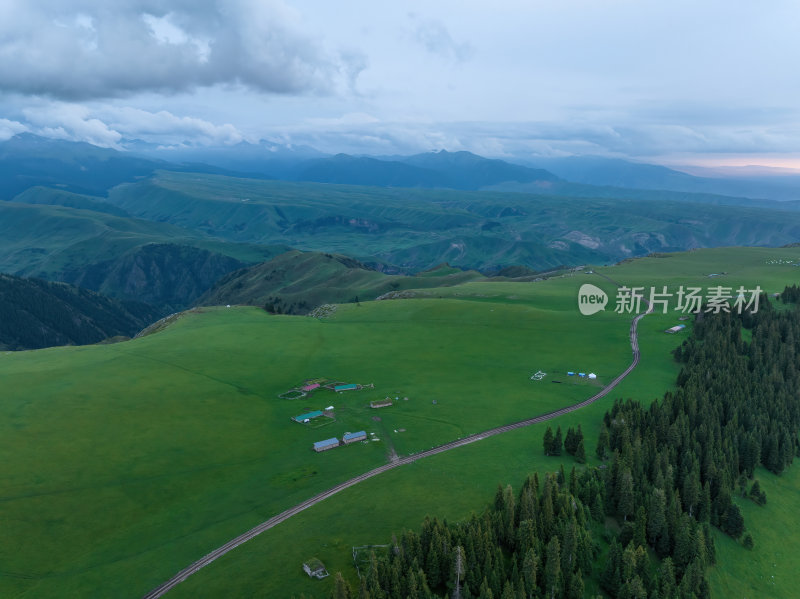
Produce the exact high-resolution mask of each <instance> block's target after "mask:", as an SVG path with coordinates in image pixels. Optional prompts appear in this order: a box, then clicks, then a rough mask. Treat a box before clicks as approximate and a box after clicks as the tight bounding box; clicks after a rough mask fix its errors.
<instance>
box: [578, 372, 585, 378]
mask: <svg viewBox="0 0 800 599" xmlns="http://www.w3.org/2000/svg"><path fill="white" fill-rule="evenodd" d="M578 376H579V377H584V376H586V373H585V372H579V373H578Z"/></svg>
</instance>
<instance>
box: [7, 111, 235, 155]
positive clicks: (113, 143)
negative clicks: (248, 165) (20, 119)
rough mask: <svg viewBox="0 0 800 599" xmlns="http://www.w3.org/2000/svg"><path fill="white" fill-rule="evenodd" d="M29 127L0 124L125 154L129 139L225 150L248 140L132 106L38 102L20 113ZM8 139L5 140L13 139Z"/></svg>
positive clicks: (222, 128)
mask: <svg viewBox="0 0 800 599" xmlns="http://www.w3.org/2000/svg"><path fill="white" fill-rule="evenodd" d="M22 113H23V115H24V116H25V120H26V121H27V124H23V123H14V122H13V121H5V120H4V119H0V136H2V135H3V131H4V129H5V128H6V126H5V125H4V123H12V124H13V125H14V126H13V127H12V126H11V125H8V127H7V128H8V129H9V131H12V132H13V133H12V135H14V134H16V133H19V132H21V131H31V132H33V133H36V134H38V135H42V136H44V137H53V138H57V139H67V140H71V141H86V142H89V143H91V144H94V145H98V146H103V147H108V148H116V149H124V147H125V143H126V141H127V140H133V139H140V140H143V141H146V142H148V143H155V144H160V145H176V144H185V145H200V146H209V145H214V146H222V145H231V144H236V143H239V142H240V141H243V140H244V136H243V135H242V133H241V132H240V131H239V130H237V129H236V127H234V126H233V125H230V124H223V125H216V124H214V123H211V122H209V121H206V120H203V119H200V118H196V117H188V116H176V115H174V114H172V113H171V112H168V111H166V110H161V111H158V112H149V111H147V110H142V109H140V108H133V107H130V106H121V107H120V106H111V105H101V106H100V107H97V108H90V107H88V106H84V105H81V104H72V103H66V102H49V103H40V104H38V105H37V106H33V107H28V108H24V109H23V110H22ZM10 136H11V135H8V136H7V137H10Z"/></svg>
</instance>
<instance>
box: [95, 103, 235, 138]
mask: <svg viewBox="0 0 800 599" xmlns="http://www.w3.org/2000/svg"><path fill="white" fill-rule="evenodd" d="M99 114H100V115H101V116H102V117H103V118H104V120H106V121H107V122H108V125H109V127H111V128H113V129H114V130H116V131H119V132H120V133H122V134H123V135H124V136H125V137H126V138H128V139H143V140H146V141H148V142H151V143H160V144H164V145H173V144H176V143H183V144H185V143H189V144H192V145H231V144H236V143H239V142H241V141H243V139H244V137H243V135H242V133H241V132H240V131H239V130H238V129H236V127H234V126H233V125H231V124H223V125H215V124H214V123H211V122H209V121H206V120H203V119H199V118H196V117H189V116H176V115H174V114H172V113H171V112H168V111H166V110H160V111H158V112H148V111H146V110H141V109H139V108H132V107H121V108H116V107H106V108H104V109H102V110H101V111H99Z"/></svg>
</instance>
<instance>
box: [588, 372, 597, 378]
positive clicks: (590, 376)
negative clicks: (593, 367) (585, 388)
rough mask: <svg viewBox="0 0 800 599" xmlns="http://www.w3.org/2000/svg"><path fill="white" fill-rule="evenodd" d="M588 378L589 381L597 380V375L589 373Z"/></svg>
mask: <svg viewBox="0 0 800 599" xmlns="http://www.w3.org/2000/svg"><path fill="white" fill-rule="evenodd" d="M589 378H590V379H596V378H597V375H596V374H595V373H594V372H590V373H589Z"/></svg>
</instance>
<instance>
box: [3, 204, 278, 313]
mask: <svg viewBox="0 0 800 599" xmlns="http://www.w3.org/2000/svg"><path fill="white" fill-rule="evenodd" d="M53 194H55V196H57V197H56V198H55V199H53V200H52V201H53V202H56V201H59V198H60V199H62V200H63V199H64V194H63V193H61V192H55V191H48V190H36V191H35V192H34V191H32V192H30V194H29V196H28V197H29V199H30V198H32V197H33V196H36V199H38V200H41V202H42V204H45V203H46V202H45V200H48V198H49V197H50V196H51V195H53ZM78 197H80V196H78ZM67 199H74V196H67ZM87 201H88V200H87ZM84 203H85V202H84ZM111 208H112V209H114V210H118V209H116V208H114V207H113V206H111ZM286 249H287V248H285V247H277V248H276V247H268V246H252V245H247V244H237V243H228V242H224V241H220V240H216V239H212V238H210V237H209V236H207V235H205V234H203V233H199V232H195V231H189V230H186V229H181V228H179V227H176V226H174V225H170V224H167V223H155V222H150V221H145V220H140V219H134V218H128V217H120V216H116V215H114V214H108V213H106V212H98V211H95V210H85V209H78V208H72V207H68V206H55V205H40V204H38V203H37V204H35V205H33V204H20V203H13V202H0V272H6V273H10V274H17V275H23V276H35V277H41V278H44V279H49V280H56V281H65V282H68V283H72V284H76V285H80V286H82V287H85V288H88V289H92V290H96V291H100V292H102V293H104V294H107V295H110V296H112V297H116V298H121V299H131V300H138V301H146V302H149V303H153V304H156V305H158V306H159V307H160V308H161V309H162V310H164V311H169V310H170V309H173V308H176V307H183V306H186V305H189V304H191V303H192V302H193V301H194V300H195V299H196V298H197V297H199V296H200V295H201V294H202V293H203V292H205V291H206V289H208V288H209V287H210V286H211V285H212V284H213V283H214V281H216V280H217V279H218V278H219V277H221V276H223V275H224V274H227V273H228V272H230V271H232V270H236V269H238V268H241V267H243V266H245V265H247V264H252V263H256V262H261V261H263V260H265V259H269V258H271V257H272V256H275V255H276V254H278V253H281V252H282V251H285V250H286Z"/></svg>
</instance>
